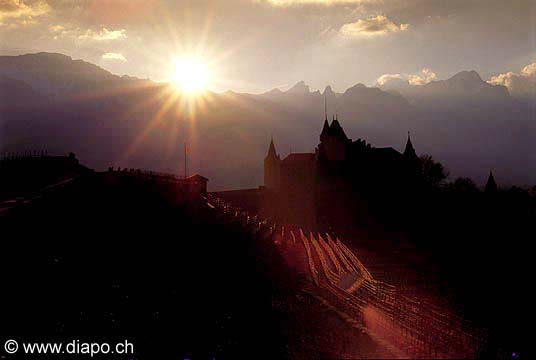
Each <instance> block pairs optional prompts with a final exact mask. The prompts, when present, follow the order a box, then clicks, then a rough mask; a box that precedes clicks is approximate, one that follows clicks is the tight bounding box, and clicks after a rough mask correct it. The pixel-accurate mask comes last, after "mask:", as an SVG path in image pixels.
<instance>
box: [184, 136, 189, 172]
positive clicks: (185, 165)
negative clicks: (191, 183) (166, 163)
mask: <svg viewBox="0 0 536 360" xmlns="http://www.w3.org/2000/svg"><path fill="white" fill-rule="evenodd" d="M187 169H188V168H187V163H186V142H184V178H185V179H186V176H187V175H188V170H187Z"/></svg>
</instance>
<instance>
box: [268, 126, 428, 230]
mask: <svg viewBox="0 0 536 360" xmlns="http://www.w3.org/2000/svg"><path fill="white" fill-rule="evenodd" d="M418 169H420V160H419V157H418V156H417V154H416V152H415V149H414V147H413V144H412V143H411V139H410V138H409V134H408V140H407V144H406V148H405V151H404V153H403V154H401V153H400V152H398V151H397V150H395V149H393V148H391V147H385V148H375V147H372V146H371V145H370V144H368V143H367V142H366V141H365V140H362V139H357V140H355V141H352V139H350V138H348V136H347V135H346V133H345V132H344V129H343V128H342V126H341V124H340V123H339V120H338V118H337V117H333V120H332V122H331V124H330V123H328V120H327V118H326V119H325V121H324V125H323V128H322V131H321V133H320V143H319V144H318V146H317V148H316V150H315V152H314V153H299V154H296V153H291V154H289V155H288V156H287V157H285V158H284V159H281V157H280V155H279V154H277V151H276V149H275V145H274V142H273V139H272V141H271V142H270V146H269V148H268V154H267V155H266V157H265V159H264V184H265V189H264V195H262V196H261V197H262V198H263V199H262V200H261V209H264V211H262V210H261V212H263V215H266V216H269V217H274V218H278V219H279V221H282V222H287V223H293V224H298V225H301V226H304V227H308V228H315V227H316V226H317V225H318V224H319V223H320V224H322V223H327V224H334V223H336V222H337V221H341V222H346V223H351V219H350V218H349V217H352V216H355V214H356V213H359V212H360V209H359V207H360V206H361V204H359V202H358V201H356V198H357V193H358V192H359V191H362V190H364V189H374V188H376V189H377V188H381V187H389V188H393V186H404V185H406V184H408V183H409V182H410V181H411V180H412V178H413V177H414V176H415V175H416V171H417V170H418ZM346 218H347V219H346Z"/></svg>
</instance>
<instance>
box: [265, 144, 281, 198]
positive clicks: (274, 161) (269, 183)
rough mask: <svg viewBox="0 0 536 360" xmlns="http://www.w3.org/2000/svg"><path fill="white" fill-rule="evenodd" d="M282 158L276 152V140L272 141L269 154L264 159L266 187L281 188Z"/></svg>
mask: <svg viewBox="0 0 536 360" xmlns="http://www.w3.org/2000/svg"><path fill="white" fill-rule="evenodd" d="M280 173H281V158H280V157H279V155H278V154H277V152H276V151H275V145H274V139H273V138H272V140H271V141H270V148H269V149H268V154H267V155H266V157H265V158H264V186H266V187H267V188H270V189H277V188H279V182H280Z"/></svg>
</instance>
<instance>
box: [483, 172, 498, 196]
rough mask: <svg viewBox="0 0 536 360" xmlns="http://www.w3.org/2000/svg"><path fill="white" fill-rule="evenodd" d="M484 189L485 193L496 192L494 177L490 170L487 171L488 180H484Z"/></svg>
mask: <svg viewBox="0 0 536 360" xmlns="http://www.w3.org/2000/svg"><path fill="white" fill-rule="evenodd" d="M484 191H485V192H487V193H494V192H497V183H496V182H495V178H494V177H493V173H492V172H491V171H490V172H489V176H488V181H487V182H486V187H485V188H484Z"/></svg>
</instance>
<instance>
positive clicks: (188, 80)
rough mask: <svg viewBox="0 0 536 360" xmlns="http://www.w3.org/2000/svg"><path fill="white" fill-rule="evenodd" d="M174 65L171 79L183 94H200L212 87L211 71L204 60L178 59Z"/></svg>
mask: <svg viewBox="0 0 536 360" xmlns="http://www.w3.org/2000/svg"><path fill="white" fill-rule="evenodd" d="M174 65H175V68H174V73H173V75H172V77H171V79H172V81H173V83H174V84H175V85H176V86H177V88H179V89H180V90H182V91H183V92H185V93H188V94H198V93H201V92H203V91H205V90H207V89H208V87H209V86H210V83H211V73H210V69H209V67H208V66H207V64H206V63H205V62H204V61H203V60H201V59H197V58H190V59H176V60H175V61H174Z"/></svg>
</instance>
